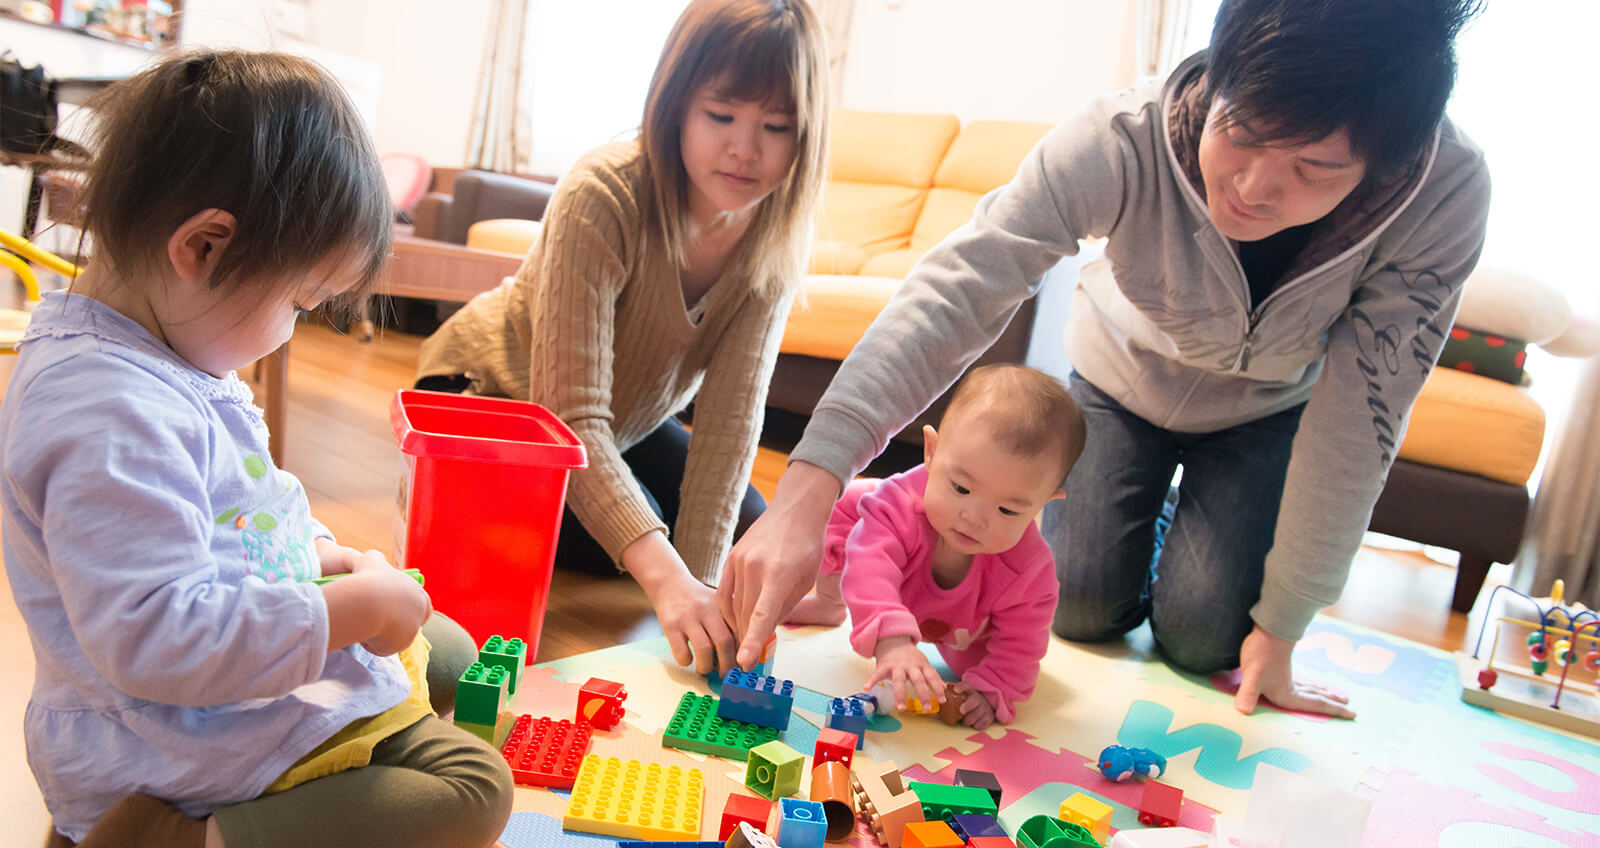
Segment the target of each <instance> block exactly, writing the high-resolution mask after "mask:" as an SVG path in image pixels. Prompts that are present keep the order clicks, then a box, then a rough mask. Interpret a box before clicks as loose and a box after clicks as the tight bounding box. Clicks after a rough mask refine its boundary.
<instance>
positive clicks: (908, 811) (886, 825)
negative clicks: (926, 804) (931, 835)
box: [850, 763, 924, 848]
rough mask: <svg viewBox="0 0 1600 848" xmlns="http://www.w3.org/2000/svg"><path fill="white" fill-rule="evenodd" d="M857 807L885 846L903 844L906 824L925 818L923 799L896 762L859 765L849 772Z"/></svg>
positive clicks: (896, 847) (894, 846)
mask: <svg viewBox="0 0 1600 848" xmlns="http://www.w3.org/2000/svg"><path fill="white" fill-rule="evenodd" d="M850 787H851V790H852V791H853V792H855V796H856V809H858V810H860V811H861V812H862V813H865V814H866V816H867V820H868V821H869V822H870V823H871V825H872V832H873V834H874V835H875V836H877V838H878V841H879V842H881V843H883V845H884V846H885V848H900V843H901V840H902V839H903V838H904V836H905V830H906V825H908V824H910V823H912V822H919V821H923V820H924V819H923V817H922V802H920V801H918V800H917V796H916V793H914V792H910V791H907V790H906V788H905V785H904V784H903V783H902V782H901V780H900V769H898V768H896V767H895V765H894V763H884V764H882V765H879V766H875V767H871V768H866V769H857V770H855V771H852V772H851V773H850Z"/></svg>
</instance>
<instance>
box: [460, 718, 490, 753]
mask: <svg viewBox="0 0 1600 848" xmlns="http://www.w3.org/2000/svg"><path fill="white" fill-rule="evenodd" d="M454 724H455V726H456V727H459V728H461V729H462V730H465V731H467V732H468V733H471V734H472V735H473V736H476V737H478V738H479V739H482V740H483V741H485V742H488V743H489V746H490V747H494V729H495V726H494V725H492V724H478V723H477V722H473V721H457V722H454Z"/></svg>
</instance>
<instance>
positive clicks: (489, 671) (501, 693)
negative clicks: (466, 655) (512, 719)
mask: <svg viewBox="0 0 1600 848" xmlns="http://www.w3.org/2000/svg"><path fill="white" fill-rule="evenodd" d="M508 678H509V675H507V674H506V670H505V669H503V668H500V667H499V666H493V665H491V666H485V665H484V664H483V663H481V662H475V663H473V664H472V665H469V666H467V670H466V671H463V672H461V679H459V680H457V681H456V714H455V721H456V723H457V724H460V723H462V722H467V723H469V724H477V725H488V726H489V727H491V728H492V727H494V725H495V722H497V721H499V720H500V711H501V710H504V709H505V708H506V694H507V692H506V685H507V682H508ZM489 743H490V744H491V745H492V744H494V739H493V738H492V735H491V738H490V739H489Z"/></svg>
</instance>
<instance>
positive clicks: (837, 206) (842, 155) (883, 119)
mask: <svg viewBox="0 0 1600 848" xmlns="http://www.w3.org/2000/svg"><path fill="white" fill-rule="evenodd" d="M960 126H961V124H960V122H959V121H958V120H956V118H955V116H954V115H915V114H900V113H889V112H855V111H851V110H847V109H846V110H840V111H839V112H836V113H834V116H833V135H832V136H831V139H830V152H829V156H828V168H829V182H828V186H827V189H826V190H825V191H824V192H823V195H822V204H821V209H820V210H819V212H818V215H817V237H818V238H819V239H821V240H824V241H844V242H851V243H853V244H856V245H859V246H860V247H861V248H862V250H864V251H865V252H866V254H867V255H868V256H872V255H876V254H879V253H883V252H886V251H889V250H894V249H896V248H901V247H905V246H906V245H908V244H909V243H910V241H911V231H912V228H913V227H914V226H915V225H916V222H917V216H918V215H919V214H921V212H922V204H923V201H924V200H926V199H927V196H928V188H929V186H931V185H933V175H934V172H935V171H937V170H938V168H939V163H940V161H941V160H942V159H943V157H944V154H945V151H946V150H947V149H949V147H950V141H951V139H953V138H955V135H956V131H957V130H958V129H959V128H960Z"/></svg>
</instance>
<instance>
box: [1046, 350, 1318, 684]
mask: <svg viewBox="0 0 1600 848" xmlns="http://www.w3.org/2000/svg"><path fill="white" fill-rule="evenodd" d="M1068 389H1069V390H1070V391H1071V392H1072V397H1073V399H1075V400H1076V401H1077V402H1078V406H1079V407H1080V408H1081V409H1082V410H1083V417H1084V420H1085V422H1086V423H1087V425H1088V440H1087V443H1086V445H1085V447H1084V451H1083V456H1082V458H1080V459H1079V460H1078V464H1077V465H1076V466H1074V467H1073V469H1072V473H1071V474H1070V475H1069V476H1068V477H1067V483H1066V487H1065V488H1066V493H1067V497H1066V499H1064V500H1058V501H1054V502H1052V503H1051V504H1050V505H1049V506H1048V507H1046V508H1045V511H1044V520H1043V531H1044V537H1045V539H1047V540H1048V541H1049V542H1050V547H1051V549H1052V550H1054V551H1055V557H1056V575H1057V577H1059V578H1060V580H1061V598H1060V601H1059V603H1058V604H1057V606H1056V617H1055V624H1054V626H1053V628H1052V629H1053V630H1054V631H1055V633H1056V635H1058V636H1060V637H1062V638H1063V639H1069V640H1072V641H1075V642H1099V641H1105V640H1109V639H1115V638H1117V637H1120V636H1121V635H1123V634H1124V633H1127V632H1128V631H1130V630H1133V629H1134V628H1136V627H1138V626H1139V625H1140V624H1141V623H1142V622H1143V621H1144V620H1145V619H1146V618H1149V619H1150V628H1151V630H1152V631H1153V632H1154V634H1155V640H1156V644H1157V646H1159V647H1160V649H1161V651H1162V653H1163V654H1165V655H1166V657H1167V660H1168V661H1169V662H1171V663H1172V664H1173V665H1175V666H1177V667H1179V668H1182V669H1186V670H1188V671H1193V672H1196V673H1201V674H1208V673H1211V672H1214V671H1220V670H1224V669H1231V668H1236V667H1237V666H1238V665H1239V645H1240V643H1242V642H1243V641H1244V637H1245V636H1247V635H1249V633H1250V629H1251V627H1252V624H1251V621H1250V608H1251V607H1252V606H1254V605H1255V602H1256V600H1257V598H1258V597H1259V596H1260V594H1261V577H1262V570H1263V564H1264V563H1265V561H1266V557H1267V551H1268V550H1269V549H1271V547H1272V536H1273V532H1274V530H1275V529H1276V527H1277V522H1278V505H1279V501H1280V500H1281V499H1282V497H1283V478H1284V475H1285V473H1286V472H1287V471H1288V466H1289V453H1290V448H1291V446H1292V444H1293V442H1294V434H1295V431H1296V430H1297V429H1298V428H1299V426H1300V413H1301V412H1302V411H1303V410H1304V408H1305V407H1304V405H1301V406H1297V407H1294V408H1293V409H1289V410H1286V411H1284V412H1280V413H1277V414H1276V415H1271V416H1268V417H1266V418H1262V419H1259V420H1256V421H1251V422H1249V423H1246V424H1240V425H1238V426H1236V427H1231V428H1229V429H1226V430H1220V431H1218V432H1215V433H1181V432H1177V431H1174V430H1165V429H1162V428H1160V427H1157V426H1155V425H1153V424H1151V423H1150V422H1148V421H1145V420H1144V419H1143V418H1140V417H1139V416H1137V415H1135V414H1133V413H1132V412H1129V411H1128V410H1127V409H1125V408H1123V406H1122V405H1121V404H1119V403H1117V402H1116V401H1115V400H1113V399H1112V398H1111V397H1110V396H1109V395H1107V394H1106V393H1105V392H1102V391H1100V390H1099V389H1097V388H1095V387H1094V386H1093V385H1092V384H1090V383H1089V381H1087V380H1085V379H1083V378H1082V377H1081V376H1079V375H1078V374H1076V373H1074V374H1073V375H1072V379H1071V381H1070V384H1069V386H1068ZM1180 465H1181V466H1182V467H1183V480H1182V482H1181V483H1180V484H1179V486H1178V503H1177V508H1176V510H1175V511H1174V512H1173V517H1172V526H1171V528H1170V529H1168V530H1167V532H1166V534H1165V536H1166V538H1165V540H1164V544H1163V545H1162V546H1161V550H1160V552H1159V556H1157V555H1156V519H1157V517H1158V516H1159V515H1160V514H1161V510H1162V506H1163V503H1164V501H1165V500H1166V497H1167V492H1168V489H1169V488H1170V487H1171V484H1172V477H1173V473H1174V471H1176V469H1177V468H1178V466H1180Z"/></svg>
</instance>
